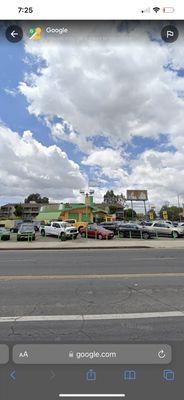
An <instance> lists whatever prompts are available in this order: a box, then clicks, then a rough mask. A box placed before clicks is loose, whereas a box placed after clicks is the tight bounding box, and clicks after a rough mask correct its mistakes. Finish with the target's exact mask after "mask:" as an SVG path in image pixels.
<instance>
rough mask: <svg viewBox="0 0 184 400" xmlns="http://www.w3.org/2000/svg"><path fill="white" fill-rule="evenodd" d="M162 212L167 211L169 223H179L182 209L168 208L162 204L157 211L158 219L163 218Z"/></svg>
mask: <svg viewBox="0 0 184 400" xmlns="http://www.w3.org/2000/svg"><path fill="white" fill-rule="evenodd" d="M163 211H167V216H168V219H169V220H171V221H179V220H180V214H181V213H182V211H183V209H182V208H181V207H177V206H168V205H166V204H164V205H163V206H162V208H161V209H160V211H159V215H160V218H163Z"/></svg>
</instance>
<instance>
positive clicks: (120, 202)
mask: <svg viewBox="0 0 184 400" xmlns="http://www.w3.org/2000/svg"><path fill="white" fill-rule="evenodd" d="M104 203H105V204H107V205H108V206H109V213H110V214H116V212H117V211H118V210H124V207H125V203H126V199H125V196H124V195H123V194H120V195H119V194H115V193H114V191H113V190H107V192H106V193H105V195H104Z"/></svg>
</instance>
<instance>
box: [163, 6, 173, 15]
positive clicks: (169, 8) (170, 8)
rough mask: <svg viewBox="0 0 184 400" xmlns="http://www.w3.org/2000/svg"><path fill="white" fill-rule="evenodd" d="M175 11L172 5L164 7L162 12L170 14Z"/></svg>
mask: <svg viewBox="0 0 184 400" xmlns="http://www.w3.org/2000/svg"><path fill="white" fill-rule="evenodd" d="M174 11H175V9H174V7H164V8H163V12H164V13H166V14H171V13H173V12H174Z"/></svg>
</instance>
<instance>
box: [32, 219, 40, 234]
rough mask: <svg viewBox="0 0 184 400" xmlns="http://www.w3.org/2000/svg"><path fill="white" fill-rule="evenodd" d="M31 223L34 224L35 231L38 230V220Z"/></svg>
mask: <svg viewBox="0 0 184 400" xmlns="http://www.w3.org/2000/svg"><path fill="white" fill-rule="evenodd" d="M33 225H34V230H35V232H39V229H40V226H41V222H40V221H33Z"/></svg>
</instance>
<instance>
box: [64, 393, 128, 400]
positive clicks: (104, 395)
mask: <svg viewBox="0 0 184 400" xmlns="http://www.w3.org/2000/svg"><path fill="white" fill-rule="evenodd" d="M59 397H63V398H65V397H67V398H68V397H79V398H80V397H102V398H104V397H105V398H106V397H115V398H117V397H118V398H120V399H122V398H125V394H124V393H122V394H117V393H116V394H102V393H101V394H99V393H96V394H92V393H89V394H84V393H82V394H81V393H80V394H68V393H67V394H62V393H60V394H59Z"/></svg>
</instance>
